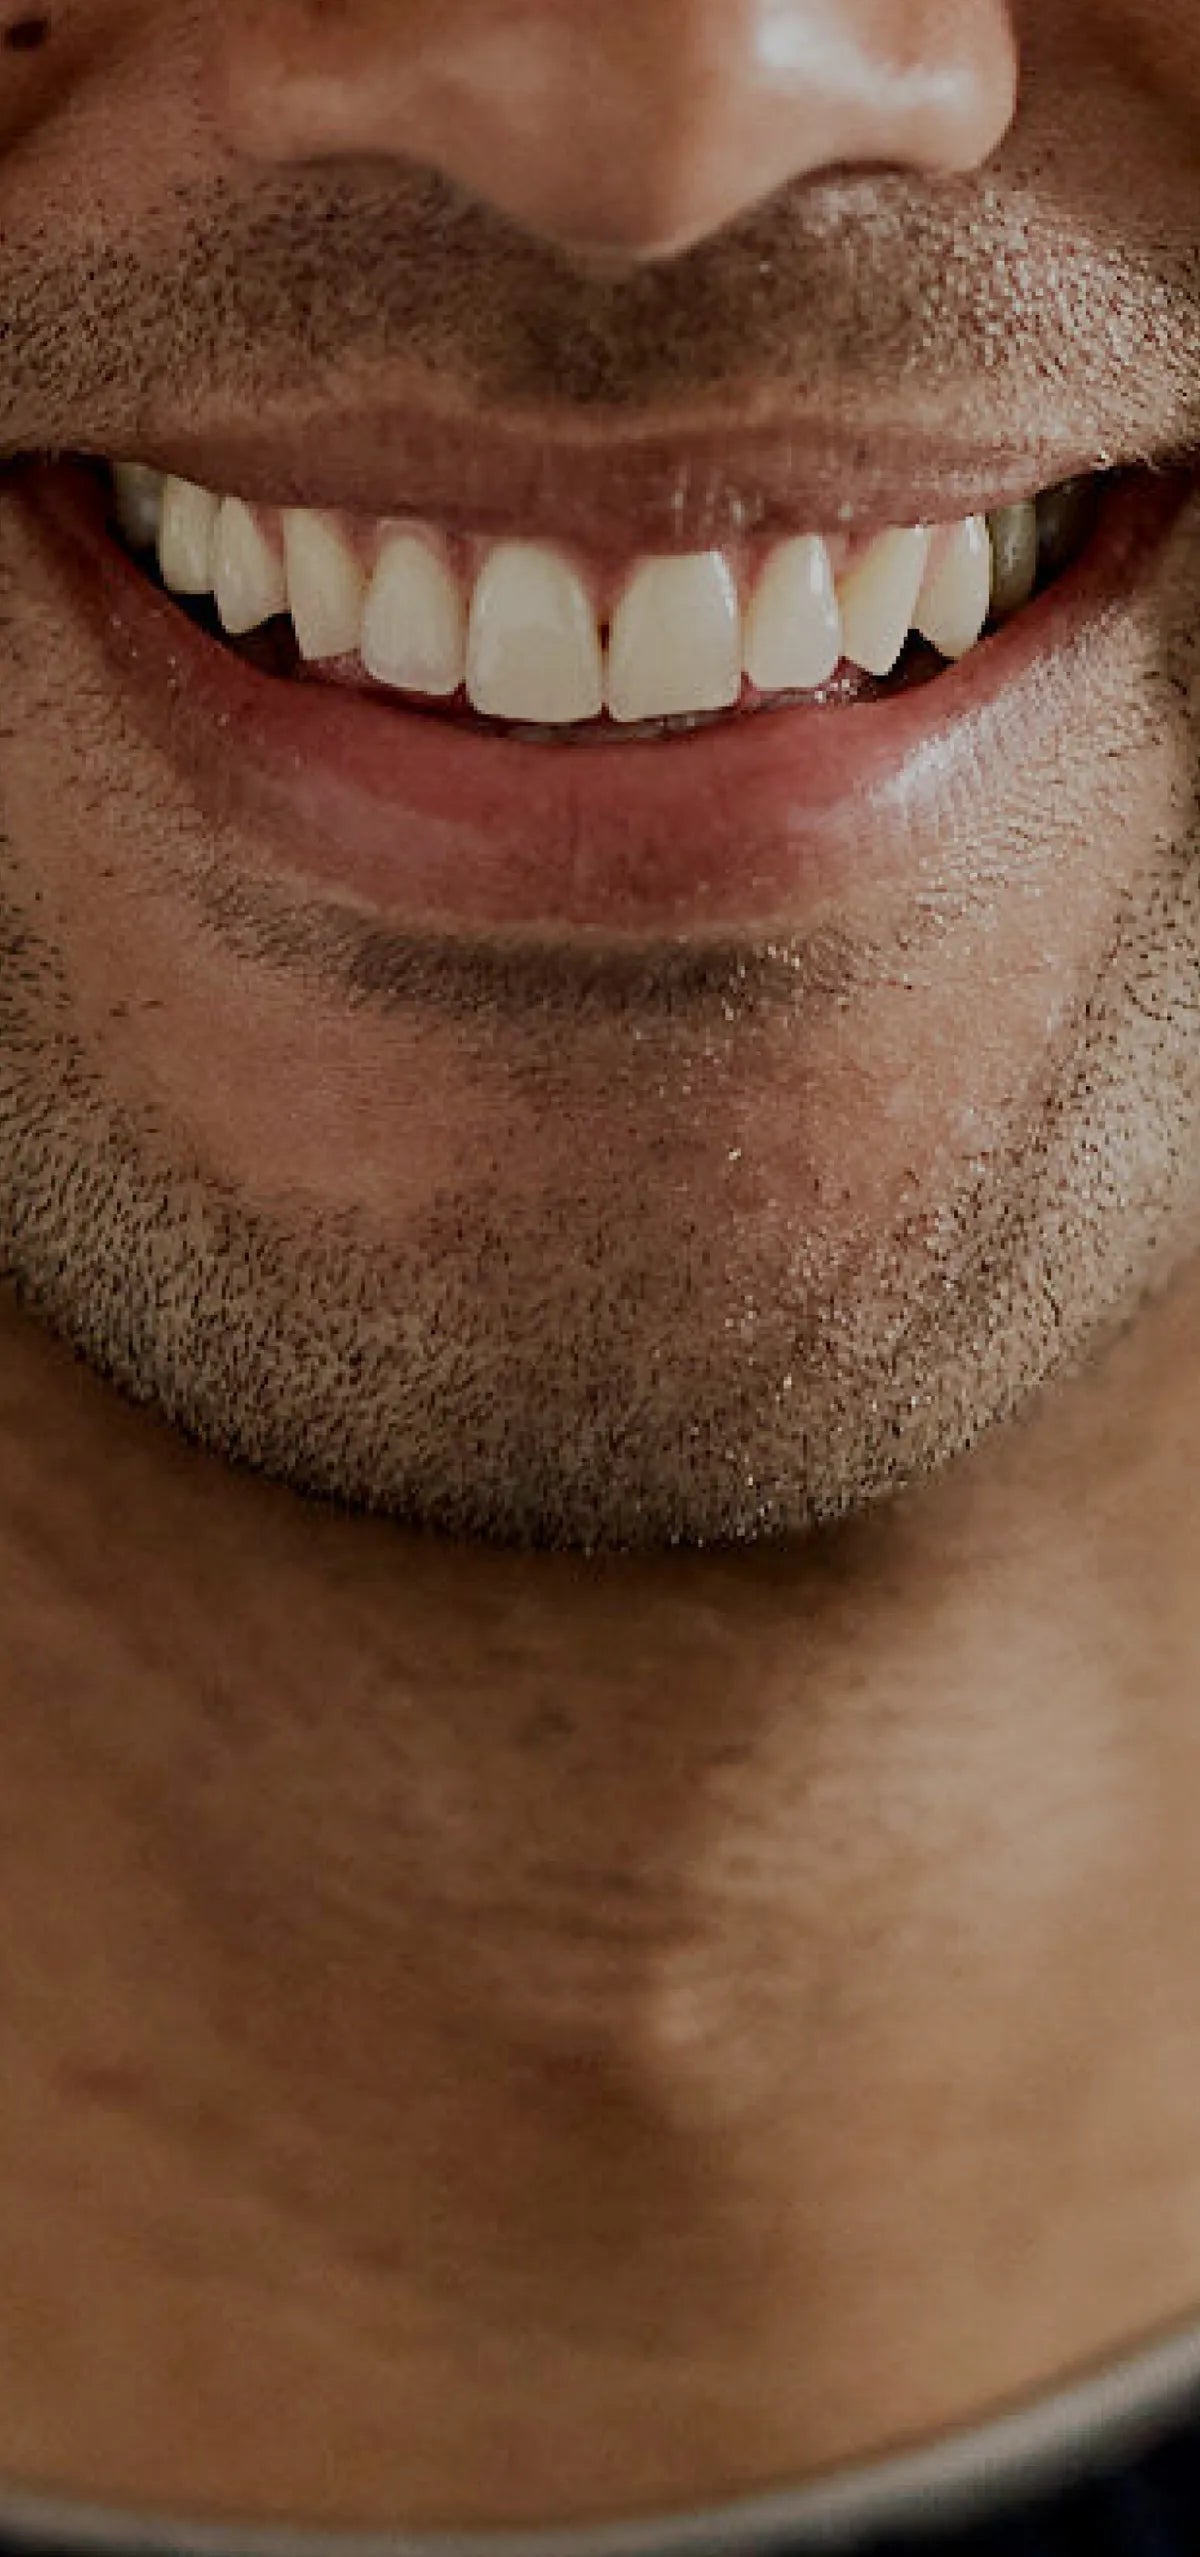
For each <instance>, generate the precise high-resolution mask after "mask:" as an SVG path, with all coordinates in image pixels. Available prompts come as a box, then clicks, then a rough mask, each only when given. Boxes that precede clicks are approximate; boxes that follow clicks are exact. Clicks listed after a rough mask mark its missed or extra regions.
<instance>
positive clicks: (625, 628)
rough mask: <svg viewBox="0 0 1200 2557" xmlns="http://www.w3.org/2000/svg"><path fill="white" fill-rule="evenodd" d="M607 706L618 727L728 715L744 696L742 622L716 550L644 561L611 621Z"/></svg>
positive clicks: (733, 590) (731, 584) (728, 573)
mask: <svg viewBox="0 0 1200 2557" xmlns="http://www.w3.org/2000/svg"><path fill="white" fill-rule="evenodd" d="M607 690H608V707H609V709H610V711H611V712H612V715H613V718H614V719H617V720H621V721H623V722H626V723H628V722H632V721H635V720H640V719H670V718H673V717H675V716H677V715H681V714H686V713H687V712H689V711H703V710H729V709H732V707H733V705H734V703H735V702H736V701H738V699H739V698H740V695H741V690H742V616H741V610H740V606H739V602H738V590H737V585H736V582H735V580H734V577H733V573H732V570H731V569H730V566H729V562H728V560H727V559H726V558H725V557H724V556H723V554H722V553H721V552H720V551H716V550H710V551H697V552H693V553H691V554H690V555H689V556H687V557H686V558H679V559H670V558H663V559H647V560H643V562H642V564H641V566H640V568H636V569H635V570H634V572H633V575H632V577H631V579H630V581H629V584H628V585H627V587H626V588H625V592H624V594H623V595H622V597H621V600H620V602H619V604H618V605H617V609H616V611H615V613H614V615H613V623H612V633H611V637H610V640H609V650H608V687H607Z"/></svg>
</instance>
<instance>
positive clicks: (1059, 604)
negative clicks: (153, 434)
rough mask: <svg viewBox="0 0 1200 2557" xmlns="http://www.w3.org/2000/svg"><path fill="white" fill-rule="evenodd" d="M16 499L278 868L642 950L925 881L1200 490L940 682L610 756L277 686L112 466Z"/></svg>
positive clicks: (1139, 480) (400, 903)
mask: <svg viewBox="0 0 1200 2557" xmlns="http://www.w3.org/2000/svg"><path fill="white" fill-rule="evenodd" d="M9 485H10V488H11V490H12V491H13V493H14V494H15V495H17V496H18V500H19V502H21V503H22V504H24V505H25V506H26V507H27V509H28V510H29V511H30V513H31V514H32V515H33V516H34V517H36V519H37V522H38V524H39V526H40V528H41V531H42V533H43V535H44V537H45V538H46V540H47V542H48V544H49V546H50V548H51V551H52V554H53V557H54V560H55V562H56V565H57V567H58V570H59V573H60V574H61V575H62V576H63V577H64V579H65V581H66V582H67V584H68V586H69V589H70V592H71V596H72V600H73V601H74V603H75V605H76V607H77V608H81V609H82V610H83V611H84V612H85V613H86V614H87V615H88V616H89V618H90V620H91V621H92V624H93V626H94V628H95V629H96V631H97V633H98V635H99V636H100V638H101V639H102V642H103V645H104V647H105V650H106V653H107V654H108V657H109V659H110V662H111V663H112V664H113V665H114V667H115V668H116V669H117V670H118V672H119V675H120V679H121V682H122V687H123V690H124V691H125V692H126V694H127V695H128V696H129V697H130V707H131V709H133V711H134V712H135V715H136V716H137V717H138V719H139V720H140V721H141V722H142V723H143V724H144V725H145V726H147V727H148V728H149V729H150V731H151V732H152V734H153V735H154V736H155V738H156V741H157V742H158V743H159V744H161V745H162V746H164V747H165V748H166V750H167V752H168V753H169V755H170V756H171V758H172V760H173V761H174V763H175V764H176V766H177V768H178V769H179V770H180V771H181V773H182V775H183V777H184V779H185V782H186V784H187V786H188V787H189V789H190V790H191V793H192V795H193V796H194V798H195V799H196V800H197V801H198V802H199V803H200V804H201V805H202V806H204V807H205V808H206V809H208V810H211V812H212V814H213V818H214V822H215V823H218V822H219V825H220V829H221V839H222V840H223V841H224V840H227V835H228V828H229V824H230V818H231V813H232V814H233V818H234V823H235V825H236V827H237V832H238V836H239V839H240V841H242V842H245V841H247V840H252V842H253V847H254V850H253V856H252V858H253V862H254V865H255V867H263V866H265V867H267V868H269V870H270V871H271V872H273V873H276V874H278V875H279V876H281V877H283V878H287V879H291V880H292V881H294V882H295V883H296V885H297V886H307V887H309V888H310V889H311V888H313V887H316V888H318V889H320V890H323V891H326V892H329V891H333V892H336V893H338V894H339V895H341V896H342V897H344V898H346V897H348V898H350V899H352V900H353V901H354V902H356V903H359V904H363V905H365V906H367V907H368V908H370V909H371V910H372V911H373V912H374V913H376V914H378V915H379V916H381V917H385V918H387V919H388V920H390V921H392V922H394V923H401V924H404V925H406V926H410V927H422V928H426V929H428V928H438V927H443V926H444V927H446V928H449V929H452V930H455V931H459V932H461V931H463V930H464V929H479V928H482V929H484V930H486V931H492V932H494V931H497V930H501V931H502V930H505V929H511V928H513V927H520V928H522V929H523V930H528V929H529V928H531V927H533V928H539V929H541V930H543V931H547V932H550V933H560V932H564V931H565V932H570V933H579V932H597V933H603V934H605V935H612V934H613V933H617V934H623V935H624V934H636V935H637V936H639V937H642V936H645V935H646V934H648V933H655V932H662V931H664V930H667V931H671V932H673V933H685V934H688V935H692V934H704V933H706V932H709V931H717V930H719V931H721V932H724V933H728V932H729V931H730V930H738V929H740V928H743V927H747V926H757V927H760V928H761V927H762V926H763V925H768V924H770V925H775V926H776V927H780V926H783V925H786V924H788V923H794V922H795V921H796V920H797V919H798V918H799V917H800V916H801V915H802V914H803V913H804V912H806V911H810V910H811V909H812V908H813V907H814V906H815V905H817V904H824V903H828V902H830V901H834V902H838V903H840V902H843V901H844V900H845V899H846V898H847V897H848V896H849V895H852V894H854V893H855V892H856V891H857V893H858V894H859V895H861V894H862V893H863V891H864V889H865V888H866V887H868V886H874V885H877V884H879V883H880V882H881V881H887V880H888V879H895V878H896V877H898V876H900V875H907V874H909V873H911V871H912V870H913V867H914V862H915V860H916V859H917V858H918V855H917V854H915V853H914V844H919V842H920V840H921V838H922V836H923V835H924V836H925V837H926V838H928V834H929V831H930V829H931V828H932V829H933V830H934V832H935V833H936V828H937V821H938V816H939V812H940V811H942V810H944V809H945V807H946V806H947V805H949V804H950V803H954V804H955V805H957V806H958V807H960V808H961V805H962V791H963V787H964V785H966V786H967V787H968V788H969V787H971V786H972V784H973V786H974V788H976V789H978V788H979V787H980V775H981V771H982V772H983V773H985V774H986V771H987V770H988V769H989V768H990V767H993V762H994V759H998V758H999V757H1000V756H1005V757H1007V758H1008V759H1009V761H1011V757H1012V755H1013V753H1014V752H1016V751H1018V750H1019V752H1020V755H1021V758H1022V760H1023V761H1027V760H1028V758H1029V757H1030V755H1031V754H1034V753H1035V752H1036V744H1037V737H1038V735H1039V734H1040V733H1041V732H1042V731H1043V730H1045V731H1047V733H1048V734H1050V733H1052V732H1055V731H1056V732H1057V733H1059V734H1060V735H1061V732H1062V729H1063V726H1064V724H1066V723H1068V722H1070V721H1071V720H1072V719H1073V718H1082V717H1085V716H1086V701H1085V697H1084V687H1085V684H1086V680H1087V660H1088V657H1089V655H1090V643H1091V641H1092V640H1093V639H1094V638H1095V635H1096V633H1097V629H1098V627H1099V626H1100V625H1101V624H1103V623H1105V622H1106V621H1111V620H1112V619H1113V618H1114V617H1117V616H1119V615H1121V614H1123V613H1125V612H1128V610H1129V608H1130V605H1131V601H1132V600H1133V599H1134V597H1135V596H1136V593H1137V591H1138V589H1139V587H1140V586H1142V585H1144V584H1146V583H1147V582H1148V581H1149V579H1150V578H1151V576H1152V574H1153V570H1154V564H1155V560H1156V557H1157V554H1158V552H1159V550H1160V549H1161V546H1162V543H1163V541H1164V540H1165V538H1166V536H1167V534H1168V533H1169V531H1170V529H1171V526H1172V524H1173V523H1174V522H1175V520H1176V518H1177V516H1178V515H1179V513H1180V511H1181V508H1182V507H1183V505H1184V504H1185V503H1186V502H1187V499H1188V496H1189V494H1190V492H1191V489H1192V486H1193V485H1194V483H1193V482H1192V480H1191V479H1184V478H1182V477H1181V476H1179V475H1177V474H1176V475H1171V476H1163V475H1151V474H1145V475H1138V476H1135V477H1131V478H1130V479H1128V480H1125V481H1123V482H1122V481H1118V482H1114V484H1113V487H1112V490H1111V492H1110V494H1109V496H1108V497H1107V499H1106V501H1105V504H1104V507H1103V510H1102V513H1101V518H1100V521H1099V523H1098V526H1097V528H1096V531H1095V532H1094V534H1093V536H1092V539H1091V541H1090V542H1089V544H1088V547H1087V549H1086V551H1085V552H1084V553H1083V555H1082V556H1081V557H1080V558H1079V559H1078V560H1077V561H1076V562H1075V563H1074V565H1073V566H1072V567H1071V568H1070V569H1068V570H1067V571H1066V572H1065V574H1064V575H1063V576H1061V577H1060V578H1059V579H1058V580H1057V581H1056V582H1055V584H1054V585H1053V586H1051V587H1049V588H1048V589H1047V590H1046V592H1045V594H1044V595H1042V596H1041V597H1039V598H1038V599H1037V601H1036V602H1034V603H1033V604H1031V605H1028V606H1027V607H1026V608H1025V610H1024V611H1023V612H1021V613H1019V614H1017V615H1015V616H1014V618H1013V619H1012V620H1011V621H1010V622H1008V623H1006V624H1005V625H1004V626H1003V627H1002V628H1001V629H1000V630H998V631H996V632H995V633H993V634H991V635H990V636H989V637H988V638H987V639H986V640H984V641H983V642H981V643H980V645H979V646H978V647H977V648H975V649H973V650H972V651H971V652H970V653H969V654H968V655H967V656H966V657H964V658H962V659H960V660H959V662H958V664H957V665H953V666H950V667H948V668H947V670H946V671H945V673H943V674H939V675H938V676H936V677H935V678H933V679H932V680H931V681H930V682H928V683H925V684H921V685H918V686H915V687H913V688H911V689H909V690H906V691H905V690H901V691H897V692H895V693H892V694H889V695H885V696H883V697H882V698H879V699H875V700H868V701H859V702H852V703H848V704H846V705H843V706H840V707H820V708H817V707H810V706H808V705H801V706H800V707H798V708H794V709H784V710H774V711H766V712H763V713H761V714H757V715H755V716H753V717H749V718H740V719H736V720H730V721H729V722H727V723H725V724H719V725H716V726H714V727H710V728H706V729H702V730H699V731H696V732H693V733H692V734H690V735H683V736H671V737H665V738H658V739H653V740H638V741H625V742H621V741H617V742H613V743H604V744H598V745H592V746H579V745H575V746H569V745H542V744H531V743H529V742H527V741H523V740H520V739H506V738H503V737H497V736H495V735H489V734H487V733H484V732H480V731H476V730H472V729H470V728H468V727H465V726H463V727H457V726H455V725H453V724H452V723H451V722H448V721H445V720H438V719H436V718H431V717H427V716H423V715H421V714H420V713H416V712H412V711H408V710H405V709H402V708H399V707H393V705H392V704H391V703H387V702H383V703H381V702H379V701H377V700H375V699H372V698H370V697H368V696H366V695H355V694H353V693H349V692H346V691H344V690H341V689H339V688H337V687H335V686H332V685H331V686H329V687H328V688H326V687H323V686H321V685H320V684H313V683H303V684H302V683H297V682H289V681H284V680H280V679H279V678H277V677H273V676H269V675H265V674H261V673H259V672H258V670H257V669H256V668H254V667H252V666H249V665H247V664H246V663H244V662H243V661H242V660H241V659H240V658H239V657H237V656H235V655H234V654H233V653H232V652H231V651H229V650H227V649H224V648H222V647H221V646H220V644H219V643H218V642H216V641H214V640H211V639H209V638H208V637H207V635H206V634H205V633H204V632H203V631H201V630H199V629H197V627H196V626H195V624H194V623H192V622H191V621H190V620H189V619H188V617H187V615H186V614H184V613H182V612H180V611H179V610H178V609H177V608H176V607H175V606H174V605H173V604H172V603H171V602H170V601H169V600H168V599H167V598H166V597H165V596H164V595H163V594H161V593H160V591H159V590H158V588H157V587H155V586H154V585H153V584H152V583H151V582H150V580H149V579H148V578H147V577H145V576H144V575H143V574H142V572H141V571H140V569H139V568H138V567H137V566H136V565H135V564H134V562H133V561H132V560H131V559H129V557H128V556H127V555H126V553H125V552H124V551H123V550H122V549H121V548H120V546H119V545H118V544H117V542H116V541H115V540H114V539H113V537H112V535H111V534H110V533H109V531H108V530H107V525H106V503H105V496H104V491H103V488H102V487H101V485H100V484H99V483H98V482H97V480H96V479H95V477H94V476H93V475H92V473H90V472H89V471H86V470H83V469H81V468H80V467H79V466H78V465H77V464H72V463H46V464H29V465H23V466H21V468H20V470H19V471H18V472H16V473H14V474H13V475H12V478H11V479H10V482H9ZM995 768H1002V767H1001V766H999V764H998V763H997V764H996V766H995Z"/></svg>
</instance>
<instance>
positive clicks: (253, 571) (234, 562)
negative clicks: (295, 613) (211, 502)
mask: <svg viewBox="0 0 1200 2557" xmlns="http://www.w3.org/2000/svg"><path fill="white" fill-rule="evenodd" d="M213 587H214V591H215V594H216V599H217V611H218V613H219V615H220V618H221V624H222V628H223V629H225V630H227V631H228V632H229V633H230V635H231V637H233V638H237V637H238V636H240V634H241V633H242V632H243V631H247V630H257V629H258V628H259V626H260V624H261V623H263V622H265V621H270V620H271V618H272V615H273V614H275V613H285V612H286V611H287V600H288V599H287V580H286V578H285V576H284V573H283V561H282V560H281V559H280V557H279V554H278V552H277V551H274V550H272V548H271V544H270V542H269V541H268V540H267V537H266V535H265V533H264V532H263V531H262V528H261V526H260V525H259V524H257V523H256V522H255V519H254V516H253V515H252V514H251V512H250V508H249V507H248V506H247V505H245V504H244V503H243V500H242V499H241V498H240V497H227V498H226V499H225V502H224V504H223V506H222V508H221V512H220V514H219V515H218V517H217V537H216V542H215V545H214V550H213Z"/></svg>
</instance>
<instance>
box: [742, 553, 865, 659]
mask: <svg viewBox="0 0 1200 2557" xmlns="http://www.w3.org/2000/svg"><path fill="white" fill-rule="evenodd" d="M841 654H842V616H841V613H840V611H839V608H838V599H837V589H836V587H835V585H834V582H833V570H832V568H831V566H830V562H829V548H828V544H827V543H825V542H823V541H822V540H821V537H820V535H819V534H818V533H805V534H803V535H802V536H801V537H800V539H799V540H796V541H788V542H779V543H778V544H777V545H776V547H775V549H774V550H773V551H771V553H770V554H769V556H768V559H767V564H766V567H765V568H764V570H763V573H762V576H761V578H760V579H759V583H758V588H757V591H756V593H755V596H754V600H753V602H752V604H751V606H750V610H749V613H748V615H747V620H746V656H745V664H746V673H747V674H748V676H749V678H750V681H751V683H752V684H754V685H755V686H756V687H757V689H758V691H759V692H764V693H771V692H793V691H796V692H804V691H809V690H811V689H812V688H813V687H815V686H816V685H817V684H826V683H828V681H829V678H830V676H831V675H832V673H833V670H834V668H835V666H836V665H837V664H838V661H839V659H840V657H841Z"/></svg>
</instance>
